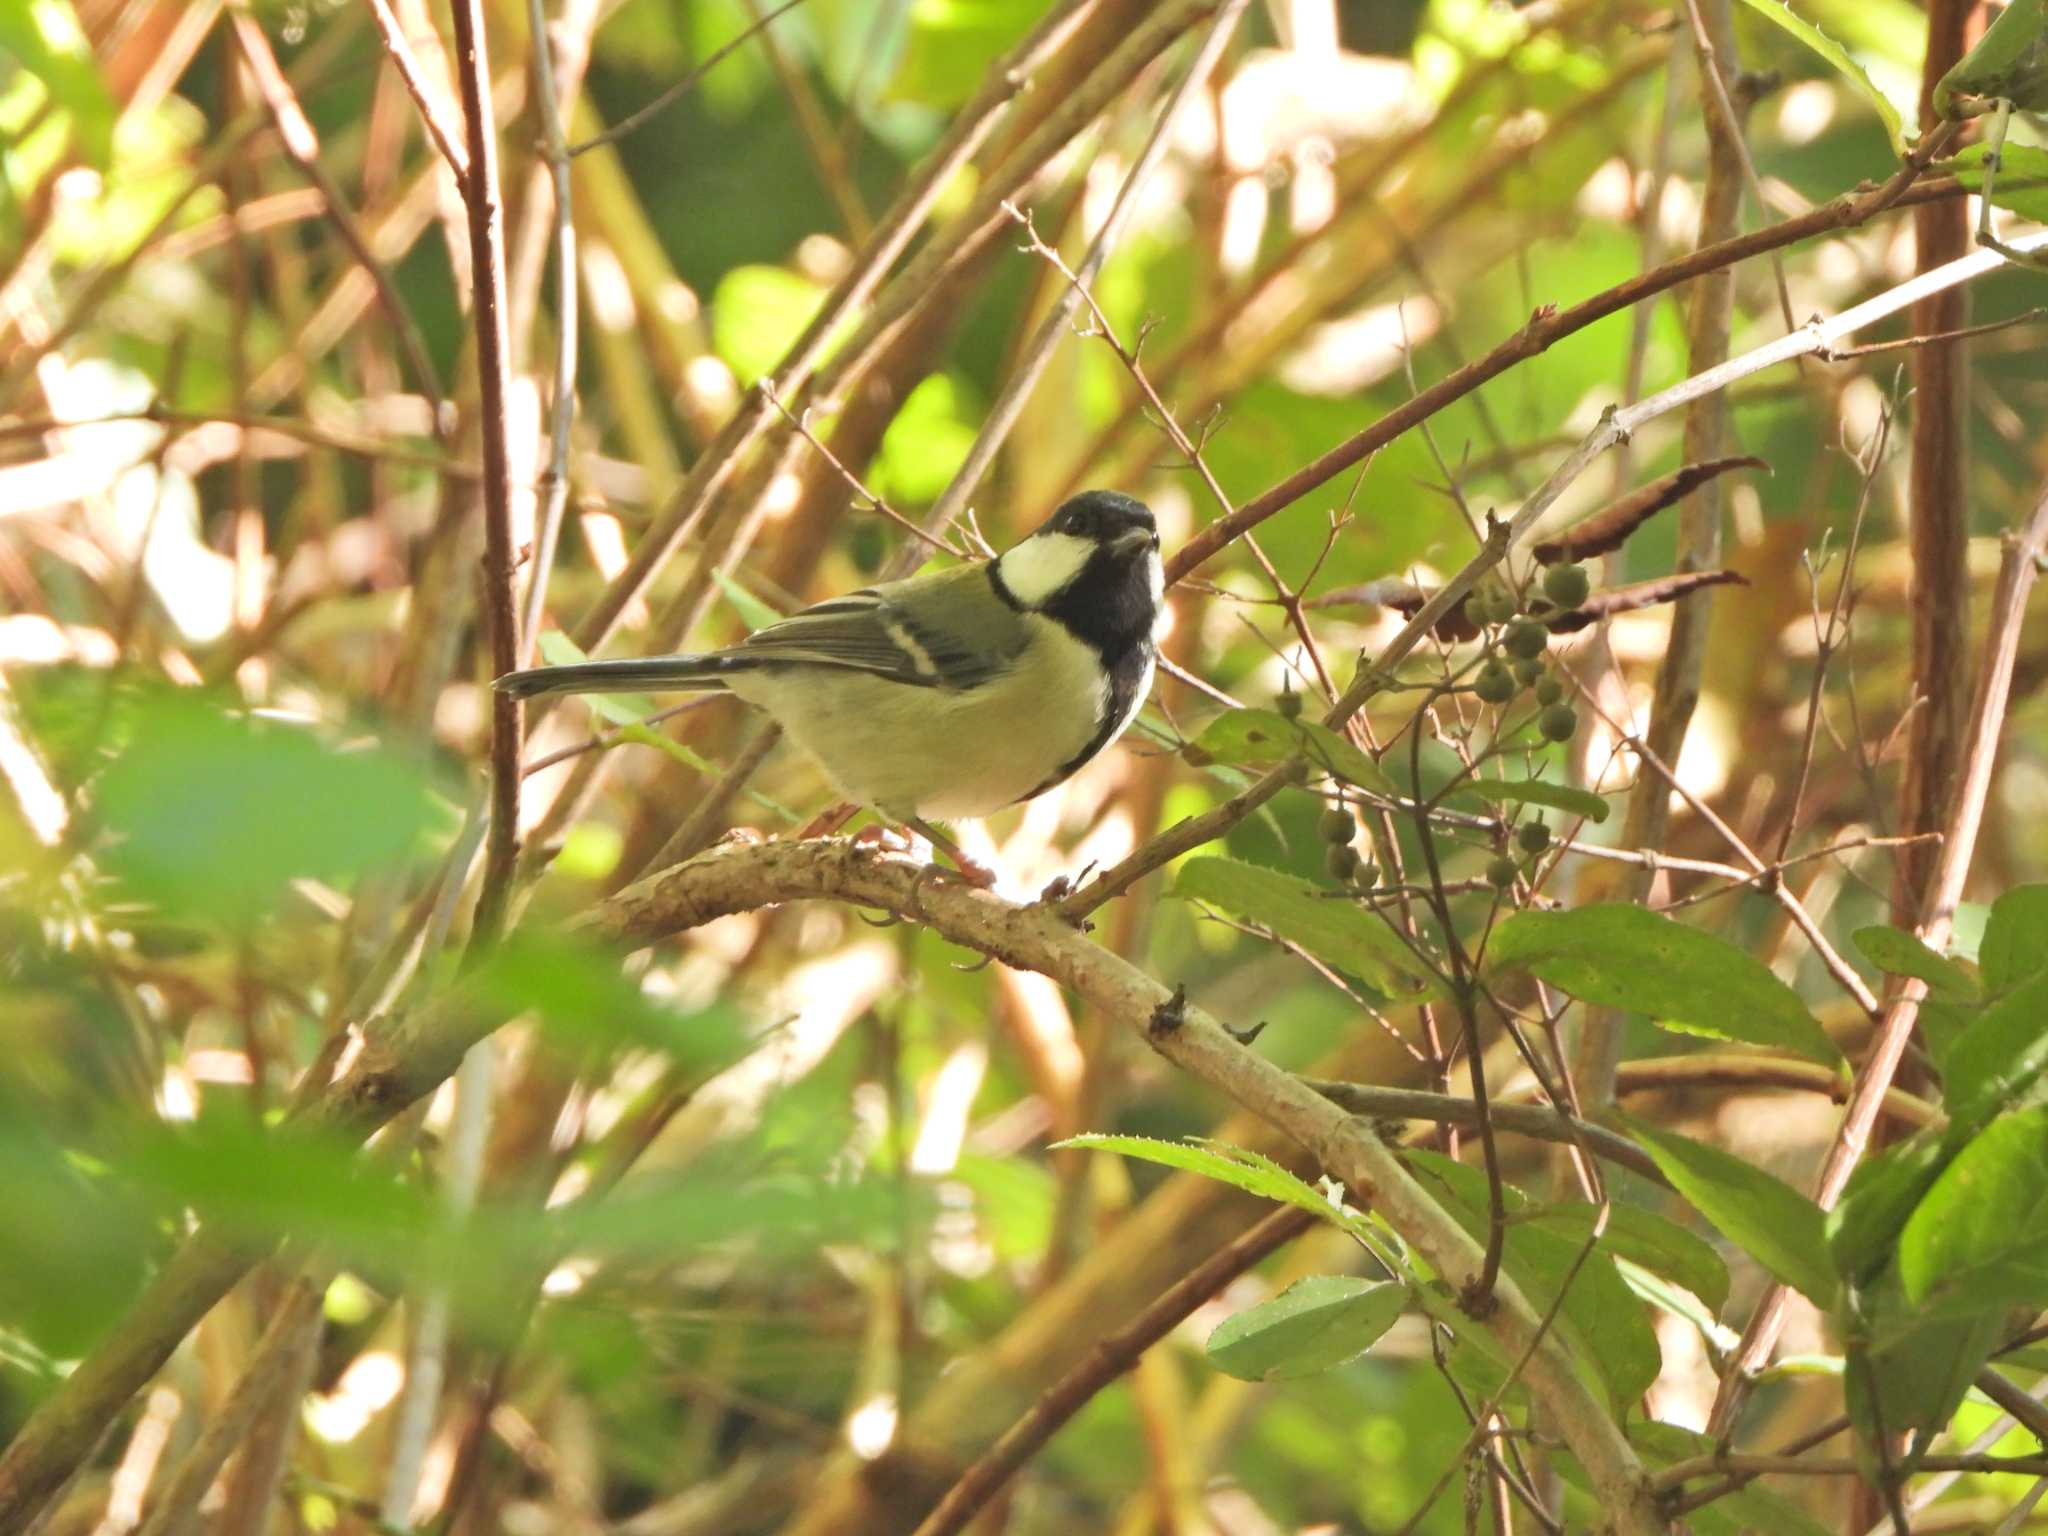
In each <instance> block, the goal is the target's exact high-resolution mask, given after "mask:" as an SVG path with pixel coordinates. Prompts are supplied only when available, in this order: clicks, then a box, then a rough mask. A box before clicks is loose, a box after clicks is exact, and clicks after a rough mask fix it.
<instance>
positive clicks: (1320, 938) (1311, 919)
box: [1173, 858, 1439, 1002]
mask: <svg viewBox="0 0 2048 1536" xmlns="http://www.w3.org/2000/svg"><path fill="white" fill-rule="evenodd" d="M1173 893H1174V894H1175V895H1176V896H1179V897H1182V898H1184V899H1186V900H1189V901H1205V902H1208V903H1209V904H1210V905H1212V906H1215V907H1219V908H1221V909H1222V910H1223V911H1225V912H1228V913H1230V914H1232V915H1233V916H1235V917H1241V918H1244V919H1246V920H1247V921H1249V922H1253V923H1256V924H1258V925H1259V926H1260V927H1261V928H1266V929H1269V930H1270V931H1272V932H1273V933H1276V934H1278V935H1279V936H1280V937H1281V938H1283V939H1286V940H1287V941H1288V942H1289V943H1293V944H1299V945H1300V946H1301V947H1302V948H1303V949H1305V950H1307V951H1308V952H1309V953H1310V954H1312V955H1314V956H1315V957H1316V958H1317V959H1318V960H1324V961H1327V962H1328V963H1329V964H1331V965H1334V966H1335V967H1337V969H1338V970H1340V971H1349V972H1350V973H1351V974H1352V975H1354V976H1360V977H1363V978H1364V979H1365V980H1366V981H1367V982H1369V983H1371V984H1372V985H1373V986H1374V987H1376V988H1377V989H1378V990H1379V991H1381V992H1383V993H1385V994H1386V995H1387V996H1389V997H1392V998H1395V999H1397V1000H1399V1001H1401V1002H1415V1001H1418V1000H1420V999H1421V998H1423V997H1426V996H1434V995H1436V994H1437V992H1438V988H1439V984H1438V983H1437V981H1436V978H1435V977H1433V976H1432V975H1430V973H1429V968H1428V967H1427V966H1426V965H1424V964H1423V962H1422V961H1421V960H1419V959H1418V958H1417V957H1416V956H1415V954H1414V953H1413V952H1412V951H1411V950H1410V949H1409V948H1408V947H1407V946H1406V945H1405V944H1403V943H1402V942H1401V941H1400V939H1398V938H1396V937H1395V935H1394V932H1393V930H1392V929H1391V928H1389V927H1388V926H1387V925H1386V923H1385V922H1383V921H1382V920H1381V919H1380V917H1379V916H1378V915H1377V914H1376V913H1373V912H1369V911H1367V910H1365V909H1364V908H1362V907H1360V906H1359V905H1358V904H1357V903H1356V902H1353V901H1349V900H1346V899H1343V898H1342V897H1340V896H1339V895H1337V894H1336V893H1333V892H1331V891H1328V890H1326V889H1324V888H1323V887H1322V886H1319V885H1311V884H1310V883H1309V882H1308V881H1306V880H1303V879H1301V878H1299V877H1298V876H1295V875H1290V874H1286V873H1284V872H1282V871H1280V870H1277V869H1267V868H1266V867H1265V866H1264V865H1260V864H1246V863H1244V862H1242V861H1241V860H1238V859H1222V858H1199V859H1190V860H1188V862H1187V863H1185V864H1183V865H1182V866H1181V868H1180V873H1179V874H1178V875H1177V876H1176V877H1175V879H1174V884H1173Z"/></svg>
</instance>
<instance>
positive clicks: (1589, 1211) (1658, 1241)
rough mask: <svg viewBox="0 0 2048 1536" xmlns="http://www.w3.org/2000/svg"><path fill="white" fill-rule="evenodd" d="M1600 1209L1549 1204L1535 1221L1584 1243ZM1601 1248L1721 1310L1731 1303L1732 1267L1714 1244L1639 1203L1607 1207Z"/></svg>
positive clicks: (1572, 1204) (1713, 1309)
mask: <svg viewBox="0 0 2048 1536" xmlns="http://www.w3.org/2000/svg"><path fill="white" fill-rule="evenodd" d="M1599 1214H1600V1208H1599V1207H1598V1206H1595V1205H1588V1204H1585V1203H1583V1202H1573V1203H1571V1204H1567V1205H1555V1206H1549V1207H1547V1208H1545V1209H1543V1210H1541V1211H1538V1212H1536V1213H1535V1214H1534V1215H1533V1216H1532V1217H1531V1218H1530V1219H1531V1221H1532V1222H1534V1223H1536V1224H1537V1225H1540V1226H1543V1227H1546V1228H1548V1229H1549V1230H1551V1231H1553V1232H1556V1233H1558V1234H1560V1235H1561V1236H1564V1237H1568V1238H1570V1239H1571V1240H1572V1241H1574V1242H1584V1241H1585V1240H1586V1238H1588V1237H1590V1236H1591V1235H1592V1232H1593V1223H1594V1221H1595V1219H1596V1218H1597V1217H1598V1216H1599ZM1600 1246H1601V1247H1602V1248H1604V1249H1605V1250H1607V1251H1608V1252H1609V1253H1611V1254H1613V1255H1614V1256H1615V1257H1616V1258H1621V1259H1627V1260H1628V1261H1629V1262H1630V1263H1632V1264H1635V1265H1636V1266H1638V1267H1639V1268H1642V1269H1647V1270H1648V1271H1649V1272H1650V1273H1651V1274H1653V1275H1662V1276H1663V1277H1664V1278H1665V1279H1666V1280H1670V1281H1672V1282H1674V1283H1676V1284H1678V1285H1682V1286H1684V1287H1685V1288H1686V1289H1687V1290H1688V1291H1691V1292H1692V1293H1693V1295H1695V1296H1697V1297H1699V1299H1700V1300H1701V1301H1704V1302H1705V1303H1706V1304H1707V1306H1708V1307H1709V1308H1710V1309H1711V1310H1712V1311H1715V1312H1719V1311H1720V1310H1721V1308H1722V1306H1723V1305H1725V1304H1726V1302H1727V1300H1728V1266H1727V1265H1726V1264H1723V1263H1722V1262H1721V1256H1720V1255H1719V1254H1718V1253H1716V1252H1714V1249H1713V1245H1712V1244H1710V1243H1707V1242H1705V1241H1703V1240H1702V1239H1701V1238H1699V1237H1697V1236H1695V1235H1694V1234H1693V1233H1691V1232H1688V1231H1686V1230H1685V1228H1683V1227H1681V1226H1679V1225H1678V1224H1677V1223H1676V1222H1673V1221H1666V1220H1665V1219H1664V1218H1663V1217H1662V1216H1659V1215H1657V1214H1656V1212H1654V1211H1646V1210H1644V1209H1643V1208H1642V1207H1641V1206H1639V1205H1621V1204H1612V1205H1609V1206H1608V1207H1607V1230H1606V1231H1605V1232H1603V1233H1602V1234H1601V1236H1600Z"/></svg>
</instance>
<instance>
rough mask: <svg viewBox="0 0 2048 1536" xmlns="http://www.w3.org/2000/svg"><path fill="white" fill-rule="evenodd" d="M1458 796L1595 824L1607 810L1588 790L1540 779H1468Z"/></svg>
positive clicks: (1604, 818)
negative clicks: (1547, 810) (1532, 807)
mask: <svg viewBox="0 0 2048 1536" xmlns="http://www.w3.org/2000/svg"><path fill="white" fill-rule="evenodd" d="M1457 792H1458V794H1460V795H1477V796H1478V797H1479V798H1480V799H1482V800H1491V801H1495V802H1507V803H1519V804H1523V805H1542V806H1548V807H1549V808H1550V809H1551V810H1554V811H1563V812H1564V813H1565V814H1567V815H1569V816H1583V817H1585V818H1586V820H1588V821H1596V822H1597V821H1605V820H1606V819H1607V812H1608V809H1609V807H1608V804H1607V802H1606V801H1605V800H1604V799H1602V798H1601V797H1600V796H1598V795H1596V794H1594V793H1593V792H1592V791H1591V790H1589V789H1579V788H1577V787H1575V786H1573V785H1570V784H1551V783H1548V782H1547V781H1545V780H1543V779H1467V780H1466V781H1465V782H1464V783H1463V784H1460V785H1459V786H1458V791H1457ZM1453 798H1455V796H1454V797H1453Z"/></svg>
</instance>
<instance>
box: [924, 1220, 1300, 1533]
mask: <svg viewBox="0 0 2048 1536" xmlns="http://www.w3.org/2000/svg"><path fill="white" fill-rule="evenodd" d="M1315 1223H1316V1218H1315V1217H1314V1216H1312V1215H1310V1214H1309V1213H1308V1212H1307V1211H1304V1210H1300V1209H1298V1208H1296V1207H1294V1206H1282V1207H1281V1208H1280V1209H1278V1210H1276V1211H1273V1212H1271V1213H1270V1214H1268V1215H1267V1216H1266V1217H1265V1218H1264V1219H1263V1220H1261V1221H1260V1222H1259V1223H1258V1224H1257V1225H1256V1226H1254V1227H1253V1228H1252V1229H1251V1230H1250V1231H1248V1232H1246V1233H1245V1234H1244V1235H1243V1236H1241V1237H1239V1238H1237V1239H1236V1240H1235V1241H1233V1242H1230V1243H1226V1244H1225V1245H1224V1246H1223V1247H1221V1248H1219V1249H1217V1250H1216V1252H1214V1253H1212V1254H1211V1255H1210V1256H1209V1257H1208V1258H1207V1259H1206V1260H1204V1261H1203V1262H1202V1263H1201V1264H1200V1265H1198V1266H1196V1267H1195V1268H1194V1269H1192V1270H1190V1271H1189V1272H1188V1273H1187V1275H1186V1276H1185V1277H1184V1278H1183V1279H1181V1280H1178V1281H1176V1282H1175V1283H1174V1284H1173V1285H1172V1286H1170V1287H1169V1288H1168V1289H1167V1290H1165V1291H1163V1292H1162V1293H1161V1294H1160V1296H1159V1298H1158V1300H1156V1301H1154V1302H1153V1303H1152V1304H1151V1305H1150V1306H1148V1307H1146V1308H1145V1310H1144V1311H1142V1312H1140V1313H1139V1314H1138V1315H1137V1316H1136V1317H1135V1318H1133V1319H1132V1320H1131V1321H1130V1322H1129V1323H1128V1324H1126V1325H1125V1326H1124V1327H1122V1328H1120V1329H1118V1330H1117V1331H1116V1332H1115V1333H1112V1334H1109V1335H1107V1336H1106V1337H1104V1338H1102V1339H1101V1340H1099V1341H1098V1342H1097V1343H1096V1345H1095V1347H1094V1348H1093V1349H1091V1350H1090V1351H1089V1352H1088V1355H1087V1357H1086V1358H1085V1359H1083V1360H1082V1361H1081V1363H1080V1364H1079V1365H1076V1366H1075V1367H1074V1368H1073V1369H1072V1370H1070V1371H1068V1372H1067V1374H1066V1375H1064V1376H1062V1377H1061V1378H1060V1379H1059V1380H1058V1381H1056V1382H1054V1383H1053V1384H1052V1386H1050V1387H1048V1388H1047V1389H1046V1390H1045V1391H1044V1392H1042V1393H1041V1394H1040V1395H1039V1398H1038V1401H1037V1402H1035V1403H1033V1404H1032V1405H1031V1407H1030V1408H1029V1409H1028V1410H1026V1411H1025V1413H1024V1415H1023V1417H1022V1418H1020V1419H1018V1420H1017V1422H1016V1423H1014V1424H1012V1425H1011V1426H1010V1427H1009V1428H1008V1429H1007V1430H1005V1431H1004V1432H1003V1435H1002V1438H1001V1439H999V1440H997V1441H996V1443H995V1444H994V1445H992V1446H990V1447H989V1448H988V1450H987V1451H986V1452H985V1453H983V1455H982V1456H981V1457H980V1458H979V1459H978V1460H976V1461H975V1463H974V1465H972V1466H971V1467H969V1468H968V1469H967V1470H966V1471H965V1472H963V1473H961V1474H960V1477H959V1480H958V1481H957V1482H955V1483H954V1484H953V1486H952V1487H951V1488H949V1489H947V1490H946V1495H945V1497H944V1498H942V1499H941V1500H939V1503H938V1506H937V1508H935V1509H933V1510H932V1512H931V1513H930V1514H929V1515H927V1516H926V1517H925V1518H924V1521H923V1523H922V1524H920V1525H919V1526H918V1527H917V1530H916V1531H915V1532H914V1533H913V1536H958V1533H959V1532H961V1531H963V1530H965V1529H966V1528H967V1522H968V1521H970V1520H972V1519H973V1518H974V1516H975V1515H976V1513H978V1512H979V1511H980V1510H981V1508H982V1507H983V1506H984V1505H985V1504H987V1503H988V1501H989V1500H990V1499H992V1498H993V1497H995V1495H996V1493H997V1492H998V1491H1000V1490H1001V1488H1002V1486H1003V1484H1004V1483H1006V1482H1008V1481H1009V1479H1010V1478H1011V1477H1012V1476H1013V1475H1014V1474H1015V1473H1016V1472H1017V1470H1018V1469H1019V1468H1020V1467H1022V1466H1023V1465H1024V1464H1025V1463H1026V1462H1027V1461H1029V1460H1030V1459H1031V1458H1032V1457H1033V1456H1035V1455H1037V1454H1038V1452H1039V1451H1040V1450H1041V1449H1043V1448H1044V1446H1045V1443H1046V1441H1048V1440H1050V1439H1051V1438H1052V1437H1053V1435H1054V1434H1055V1433H1057V1432H1058V1430H1059V1428H1060V1426H1061V1425H1063V1424H1065V1423H1066V1422H1067V1421H1068V1420H1069V1419H1071V1418H1072V1417H1073V1416H1074V1415H1075V1414H1076V1413H1078V1412H1079V1411H1080V1410H1081V1409H1082V1408H1083V1407H1084V1406H1086V1404H1087V1403H1088V1401H1089V1400H1090V1399H1091V1398H1093V1397H1094V1396H1095V1394H1096V1393H1098V1392H1100V1391H1101V1390H1102V1389H1103V1388H1104V1387H1106V1386H1108V1385H1109V1384H1110V1383H1111V1382H1112V1381H1115V1380H1116V1379H1117V1377H1119V1376H1121V1375H1122V1374H1123V1373H1124V1372H1125V1371H1128V1370H1130V1369H1131V1368H1132V1367H1133V1366H1135V1365H1136V1364H1137V1363H1138V1360H1139V1357H1141V1356H1142V1355H1143V1354H1144V1353H1145V1351H1146V1350H1148V1349H1150V1348H1151V1347H1152V1346H1153V1345H1154V1344H1156V1343H1158V1342H1159V1341H1160V1340H1161V1339H1163V1338H1165V1337H1166V1336H1167V1334H1169V1333H1171V1332H1172V1331H1173V1330H1174V1329H1175V1328H1176V1327H1178V1326H1179V1325H1180V1324H1181V1323H1182V1322H1183V1321H1184V1320H1186V1318H1187V1317H1188V1315H1189V1314H1190V1313H1192V1312H1193V1311H1194V1310H1195V1309H1196V1308H1197V1307H1199V1306H1201V1305H1202V1303H1204V1302H1205V1301H1207V1300H1208V1299H1209V1298H1210V1297H1212V1296H1214V1295H1215V1294H1216V1293H1217V1292H1218V1291H1220V1290H1222V1289H1223V1287H1224V1286H1226V1285H1228V1284H1229V1283H1230V1282H1231V1281H1232V1280H1235V1279H1236V1278H1237V1277H1238V1276H1239V1275H1241V1274H1243V1273H1244V1272H1245V1271H1246V1270H1248V1269H1250V1268H1251V1267H1252V1266H1253V1265H1254V1264H1256V1263H1258V1262H1259V1261H1260V1260H1261V1259H1263V1258H1265V1257H1266V1256H1267V1255H1268V1254H1270V1253H1274V1252H1276V1251H1277V1250H1279V1249H1280V1248H1282V1247H1284V1246H1285V1245H1286V1244H1288V1243H1290V1242H1292V1241H1293V1240H1294V1239H1295V1238H1297V1237H1299V1236H1300V1235H1301V1234H1302V1233H1304V1232H1306V1231H1308V1230H1309V1228H1311V1227H1313V1226H1314V1225H1315Z"/></svg>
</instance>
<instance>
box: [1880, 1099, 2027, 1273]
mask: <svg viewBox="0 0 2048 1536" xmlns="http://www.w3.org/2000/svg"><path fill="white" fill-rule="evenodd" d="M1899 1279H1900V1280H1901V1281H1902V1282H1903V1283H1904V1285H1905V1288H1906V1299H1907V1300H1908V1301H1910V1302H1912V1303H1914V1304H1915V1305H1916V1306H1918V1305H1922V1304H1924V1303H1926V1302H1927V1300H1928V1299H1929V1298H1930V1297H1931V1296H1932V1295H1933V1294H1934V1293H1935V1292H1936V1291H1947V1292H1949V1293H1951V1294H1953V1295H1957V1296H1960V1297H1962V1298H1963V1299H1964V1300H1965V1302H1966V1304H1967V1305H1968V1306H1970V1307H1972V1308H1981V1307H1985V1306H1990V1305H1996V1304H1998V1303H2001V1302H2003V1303H2021V1302H2024V1303H2028V1304H2032V1305H2048V1108H2040V1109H2027V1110H2021V1111H2019V1112H2018V1113H2016V1114H2010V1115H2001V1116H1999V1117H1998V1118H1997V1119H1996V1120H1993V1121H1992V1122H1991V1123H1990V1124H1989V1125H1987V1126H1986V1127H1985V1128H1984V1129H1983V1130H1981V1131H1979V1132H1978V1133H1977V1135H1976V1136H1974V1137H1973V1138H1971V1140H1970V1141H1969V1142H1967V1143H1966V1144H1965V1145H1964V1146H1963V1147H1962V1149H1961V1150H1960V1151H1958V1152H1957V1153H1956V1155H1955V1158H1954V1160H1953V1161H1951V1162H1950V1163H1949V1165H1948V1166H1947V1167H1946V1168H1944V1169H1943V1170H1942V1172H1941V1176H1940V1177H1939V1178H1937V1179H1936V1180H1935V1181H1934V1185H1933V1187H1932V1188H1930V1189H1929V1190H1928V1191H1927V1193H1926V1195H1925V1196H1924V1197H1923V1198H1922V1199H1921V1201H1920V1204H1919V1207H1918V1208H1917V1209H1916V1210H1915V1211H1914V1212H1913V1214H1912V1216H1911V1218H1909V1219H1908V1220H1907V1222H1906V1225H1905V1229H1904V1230H1903V1231H1902V1232H1901V1233H1900V1234H1899Z"/></svg>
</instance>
